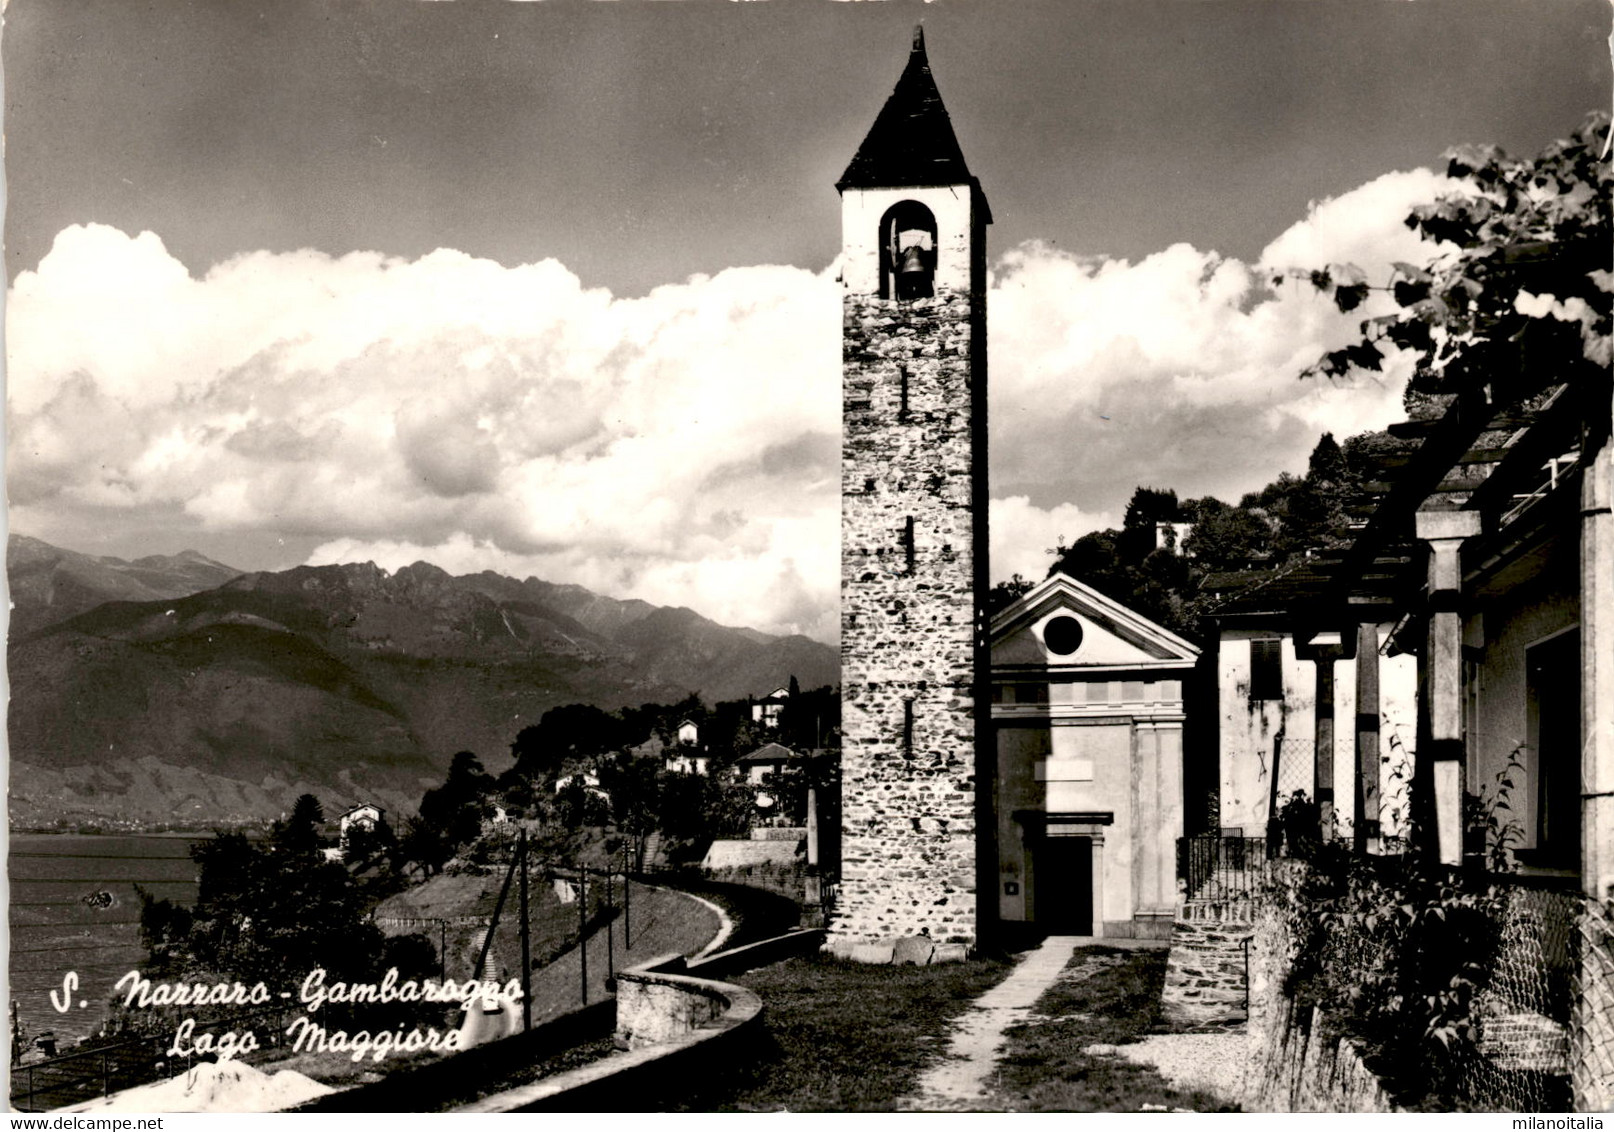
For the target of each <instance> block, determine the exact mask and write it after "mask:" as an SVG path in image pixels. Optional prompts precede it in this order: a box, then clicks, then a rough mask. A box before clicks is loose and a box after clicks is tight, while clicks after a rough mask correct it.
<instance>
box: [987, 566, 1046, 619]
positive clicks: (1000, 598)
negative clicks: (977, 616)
mask: <svg viewBox="0 0 1614 1132" xmlns="http://www.w3.org/2000/svg"><path fill="white" fill-rule="evenodd" d="M1034 584H1035V583H1033V582H1031V581H1030V580H1029V579H1026V578H1023V577H1021V576H1020V575H1019V574H1016V575H1014V576H1013V577H1012V578H1010V579H1009V580H1008V581H1007V582H999V583H998V584H997V585H995V586H993V587H992V589H991V591H990V592H989V593H988V594H987V595H986V611H987V613H989V614H992V613H996V612H997V611H998V610H1000V609H1003V608H1006V607H1007V606H1009V605H1011V604H1013V603H1014V602H1015V601H1016V600H1018V599H1019V598H1021V597H1023V596H1024V595H1025V594H1027V593H1029V592H1030V591H1031V587H1032V586H1033V585H1034Z"/></svg>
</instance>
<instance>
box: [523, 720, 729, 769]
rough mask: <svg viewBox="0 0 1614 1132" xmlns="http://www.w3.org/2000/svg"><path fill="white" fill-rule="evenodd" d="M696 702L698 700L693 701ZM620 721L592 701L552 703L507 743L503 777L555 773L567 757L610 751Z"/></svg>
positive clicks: (618, 736) (620, 728)
mask: <svg viewBox="0 0 1614 1132" xmlns="http://www.w3.org/2000/svg"><path fill="white" fill-rule="evenodd" d="M697 702H698V701H697ZM622 738H623V726H622V721H621V720H620V719H619V718H617V717H616V716H614V715H612V714H611V713H610V712H608V711H605V710H603V709H601V708H597V707H595V706H594V705H592V704H565V705H563V706H561V707H553V708H550V709H549V710H548V711H546V712H544V714H543V715H542V716H541V717H539V720H538V722H537V723H535V724H532V725H531V726H530V727H523V728H522V729H521V730H520V732H518V733H517V734H516V738H515V741H514V742H513V743H511V744H510V753H511V755H513V756H515V760H516V765H515V766H514V767H512V768H511V769H510V770H509V771H508V772H506V775H505V778H507V779H508V778H513V777H514V776H516V775H525V776H526V777H528V778H539V779H542V778H546V777H547V778H550V779H553V778H555V777H557V776H559V775H560V774H561V772H562V768H563V767H564V766H565V765H566V762H567V760H568V759H573V758H578V757H588V756H591V755H599V754H603V753H605V752H606V751H613V750H615V749H616V748H617V747H618V746H620V745H621V740H622Z"/></svg>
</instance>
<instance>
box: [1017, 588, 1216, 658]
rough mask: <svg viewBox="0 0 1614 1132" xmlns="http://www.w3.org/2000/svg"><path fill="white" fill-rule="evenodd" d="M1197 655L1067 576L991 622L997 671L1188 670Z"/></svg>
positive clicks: (1182, 642)
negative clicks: (1035, 669)
mask: <svg viewBox="0 0 1614 1132" xmlns="http://www.w3.org/2000/svg"><path fill="white" fill-rule="evenodd" d="M1072 623H1074V627H1073V625H1072ZM1198 656H1199V649H1198V648H1197V647H1195V646H1194V645H1192V644H1190V643H1189V642H1188V641H1185V640H1184V639H1183V638H1181V637H1179V636H1178V635H1177V634H1175V633H1173V632H1172V631H1171V630H1169V629H1167V628H1165V627H1163V626H1161V625H1157V624H1155V623H1154V622H1153V621H1151V620H1149V619H1148V618H1147V617H1145V616H1143V615H1142V614H1141V613H1137V612H1135V611H1133V610H1131V609H1128V608H1127V607H1126V606H1124V605H1122V604H1121V603H1120V602H1118V601H1116V600H1114V599H1113V598H1109V597H1105V596H1104V595H1103V594H1101V593H1099V592H1098V591H1097V590H1095V589H1093V587H1091V586H1089V585H1086V584H1084V583H1082V582H1079V581H1077V580H1076V579H1075V578H1072V577H1070V576H1069V575H1066V574H1054V575H1052V576H1050V577H1048V578H1047V579H1045V580H1044V581H1042V582H1040V583H1038V584H1037V585H1036V586H1035V587H1033V588H1032V589H1031V590H1030V591H1029V592H1027V593H1026V594H1024V595H1022V596H1021V597H1020V598H1018V599H1017V600H1015V601H1014V602H1013V603H1012V604H1010V605H1009V606H1008V607H1006V608H1005V609H1002V610H1000V611H999V612H998V614H997V615H996V616H995V617H993V618H992V667H993V668H1016V669H1022V668H1057V669H1111V670H1134V669H1150V668H1186V667H1192V666H1193V664H1194V662H1195V660H1196V659H1197V658H1198Z"/></svg>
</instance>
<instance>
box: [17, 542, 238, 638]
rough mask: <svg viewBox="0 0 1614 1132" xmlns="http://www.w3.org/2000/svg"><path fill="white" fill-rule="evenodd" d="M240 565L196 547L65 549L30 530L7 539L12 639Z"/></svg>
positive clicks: (166, 593)
mask: <svg viewBox="0 0 1614 1132" xmlns="http://www.w3.org/2000/svg"><path fill="white" fill-rule="evenodd" d="M240 573H241V571H239V570H237V569H235V568H234V567H233V566H226V565H224V563H222V562H215V561H213V559H211V558H208V557H207V556H206V555H202V554H198V553H196V551H194V550H186V551H182V552H180V553H179V554H175V555H151V556H150V557H147V558H137V559H135V560H134V561H133V562H128V561H125V560H124V559H122V558H112V557H106V556H102V557H97V556H95V555H91V554H80V553H78V552H77V551H73V550H63V549H62V548H61V547H58V546H52V545H50V543H48V542H41V541H40V540H39V539H36V538H28V537H27V536H26V535H16V534H14V535H12V536H10V538H9V539H7V540H6V576H7V578H8V579H9V581H10V583H11V601H12V610H11V636H12V638H13V639H15V638H17V637H19V636H24V635H26V634H28V633H32V632H33V631H35V630H36V629H40V628H43V627H44V626H46V625H51V624H54V623H56V622H58V621H65V620H67V618H69V617H72V616H74V615H75V614H79V613H83V612H85V611H86V610H89V609H94V608H95V607H96V606H98V605H100V604H102V603H103V602H108V601H161V600H164V599H166V598H172V597H184V596H186V595H187V594H193V593H197V592H199V591H201V590H209V589H212V588H213V587H214V586H217V585H221V584H222V583H224V582H227V581H229V580H230V579H231V578H234V577H236V576H237V575H239V574H240Z"/></svg>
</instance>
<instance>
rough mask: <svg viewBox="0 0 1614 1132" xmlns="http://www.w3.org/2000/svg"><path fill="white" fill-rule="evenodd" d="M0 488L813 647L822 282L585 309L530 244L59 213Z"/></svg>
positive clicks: (829, 385)
mask: <svg viewBox="0 0 1614 1132" xmlns="http://www.w3.org/2000/svg"><path fill="white" fill-rule="evenodd" d="M8 316H9V319H10V331H11V332H10V334H9V335H8V341H9V343H10V350H9V357H8V363H9V372H10V382H9V385H10V406H9V407H10V417H11V419H10V427H11V445H10V470H11V480H10V490H11V493H12V498H13V501H14V502H16V503H18V504H20V505H23V506H25V507H36V508H48V509H50V510H51V511H53V512H54V513H60V512H62V511H64V510H66V511H73V510H78V511H80V512H82V513H83V515H84V516H85V522H86V523H88V522H91V521H92V516H93V514H94V513H95V512H96V511H97V510H98V509H102V510H104V509H108V508H112V509H120V510H124V511H137V512H138V511H149V512H152V513H157V512H159V511H161V512H172V511H174V510H178V511H181V512H182V513H183V514H185V515H186V516H188V517H189V520H190V521H191V522H193V523H194V524H195V525H197V526H199V527H201V528H203V529H207V530H212V531H245V530H262V529H274V530H280V531H284V532H288V533H294V534H296V535H299V536H303V537H305V538H309V537H311V538H313V539H316V540H320V541H321V545H320V547H319V550H318V551H316V554H315V559H316V560H318V561H336V560H339V559H352V558H375V559H377V560H378V561H382V562H383V563H384V564H390V565H402V564H404V563H405V562H406V561H413V560H415V559H420V558H423V559H428V560H431V561H434V562H437V563H439V564H441V565H443V566H444V567H445V568H447V569H483V568H493V569H501V570H507V571H509V572H521V571H525V572H527V573H537V574H540V575H542V576H544V577H546V578H549V579H551V580H556V581H571V582H578V583H580V584H583V585H587V586H590V587H592V588H595V589H599V590H602V591H604V592H615V593H632V594H633V595H634V596H639V597H643V598H645V599H647V600H651V601H656V602H661V603H669V604H687V605H690V606H692V607H695V608H697V609H699V610H701V611H702V612H704V613H707V614H709V615H711V616H714V617H717V618H718V619H720V620H727V621H729V622H731V623H735V624H746V625H754V626H756V627H758V628H762V629H769V630H775V631H803V632H810V633H813V634H815V635H817V636H820V637H830V638H832V637H833V633H834V621H835V617H834V613H833V610H834V606H835V595H836V587H837V585H838V570H837V569H836V567H835V561H834V559H835V554H836V550H835V548H836V546H837V537H838V507H839V502H838V482H839V481H838V475H837V467H836V465H837V461H838V457H839V443H838V434H839V412H840V408H839V393H838V383H837V382H836V381H835V380H834V376H835V372H836V369H837V365H838V352H839V350H838V332H839V320H838V300H837V295H836V290H835V284H834V282H833V280H832V279H830V278H828V277H825V276H816V275H814V274H812V273H810V272H806V271H802V270H799V269H796V268H789V267H750V268H738V269H734V270H730V271H725V272H723V273H721V274H719V275H717V276H713V277H696V278H693V279H691V280H689V281H688V282H686V283H683V284H678V285H671V286H665V287H661V288H659V289H657V290H655V291H653V292H652V293H651V294H649V295H648V296H646V297H644V298H640V299H631V300H621V299H614V298H613V297H612V296H611V295H609V294H608V293H607V292H604V291H598V290H589V289H586V288H584V287H583V286H582V285H581V284H580V283H579V281H578V280H577V278H576V277H575V276H573V275H572V274H571V273H570V272H569V271H567V270H566V269H565V268H564V267H562V266H561V265H559V264H557V263H555V262H553V261H546V262H544V263H538V264H528V265H523V266H519V267H513V268H505V267H502V266H500V265H498V264H494V263H491V262H488V261H485V260H476V259H473V258H471V257H469V256H465V255H463V254H461V253H459V252H454V251H447V250H442V251H437V252H434V253H432V254H431V255H428V256H425V257H422V258H421V259H418V260H415V261H404V260H398V259H388V258H386V257H382V256H378V255H373V254H363V253H359V254H353V255H348V256H343V257H340V258H333V257H330V256H325V255H322V254H320V253H317V252H312V251H300V252H295V253H290V254H279V255H275V254H269V253H266V252H255V253H251V254H248V255H243V256H239V257H236V258H234V259H232V260H230V261H228V262H226V263H222V264H219V265H218V266H216V267H215V268H213V269H212V270H211V271H209V272H208V273H207V274H206V275H205V276H203V277H201V278H193V277H191V276H190V275H189V274H188V273H187V272H186V270H185V269H184V267H183V266H182V265H180V264H179V263H178V262H177V261H176V260H174V259H173V257H172V256H170V255H169V254H168V252H167V250H166V249H165V248H164V247H163V245H162V242H161V241H160V240H159V239H158V238H157V237H156V236H154V235H153V234H151V233H142V234H140V235H139V236H134V237H131V236H128V235H126V234H124V233H122V232H119V231H116V230H114V229H111V228H107V227H104V226H99V225H87V226H75V227H73V228H69V229H66V230H64V231H63V232H62V233H61V234H60V235H59V236H58V238H57V240H56V244H55V247H54V248H53V250H52V251H51V253H50V254H49V255H47V256H46V257H45V258H44V260H43V261H41V263H40V266H39V269H38V270H37V271H34V272H26V273H23V274H22V275H20V276H19V277H18V278H17V280H16V283H15V284H14V286H13V288H12V291H11V295H10V306H9V312H8Z"/></svg>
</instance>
